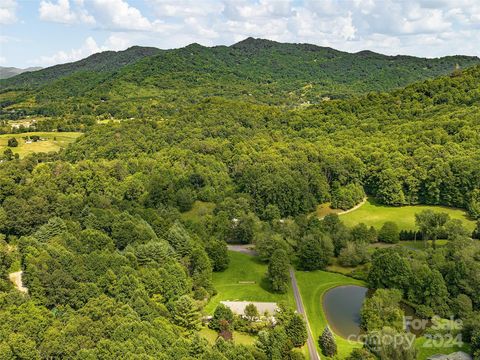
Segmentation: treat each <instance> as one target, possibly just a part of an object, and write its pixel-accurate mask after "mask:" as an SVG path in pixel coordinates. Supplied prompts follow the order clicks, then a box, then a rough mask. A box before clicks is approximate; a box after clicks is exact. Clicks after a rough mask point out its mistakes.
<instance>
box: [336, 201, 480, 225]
mask: <svg viewBox="0 0 480 360" xmlns="http://www.w3.org/2000/svg"><path fill="white" fill-rule="evenodd" d="M427 209H430V210H433V211H440V212H445V213H447V214H449V215H450V217H451V218H452V219H460V220H462V221H463V223H464V225H465V227H467V228H468V229H469V230H471V231H473V229H474V228H475V222H474V221H473V220H471V219H469V218H468V215H467V213H466V212H465V211H464V210H461V209H453V208H448V207H444V206H426V205H415V206H400V207H391V206H384V205H380V204H378V203H376V202H375V200H374V199H371V198H369V199H368V200H367V202H366V203H365V204H364V205H363V206H361V207H360V208H359V209H357V210H355V211H352V212H350V213H348V214H344V215H340V218H341V219H342V221H343V222H344V223H345V224H346V225H347V226H354V225H356V224H358V223H361V222H363V223H365V224H366V225H368V226H371V225H373V226H374V227H375V228H377V229H379V228H381V227H382V225H383V224H384V223H385V222H386V221H394V222H396V223H397V225H398V226H399V227H400V229H404V230H413V229H415V213H418V212H420V211H422V210H427Z"/></svg>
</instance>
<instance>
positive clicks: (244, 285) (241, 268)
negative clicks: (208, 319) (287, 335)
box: [205, 251, 295, 314]
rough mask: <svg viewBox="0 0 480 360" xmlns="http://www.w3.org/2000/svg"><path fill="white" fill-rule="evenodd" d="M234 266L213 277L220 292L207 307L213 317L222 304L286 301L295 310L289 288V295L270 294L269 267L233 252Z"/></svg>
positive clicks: (214, 274)
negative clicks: (267, 273) (267, 277)
mask: <svg viewBox="0 0 480 360" xmlns="http://www.w3.org/2000/svg"><path fill="white" fill-rule="evenodd" d="M229 256H230V265H229V267H228V269H227V270H225V271H224V272H221V273H213V284H214V286H215V289H216V290H217V291H218V293H217V295H215V296H214V297H213V298H212V299H211V300H210V302H209V303H208V304H207V306H206V307H205V312H206V313H208V314H213V311H214V310H215V308H216V307H217V305H218V304H219V303H220V301H226V300H230V301H265V302H278V301H286V302H287V303H288V304H290V305H291V306H292V307H293V306H295V300H294V299H293V293H292V290H291V288H289V290H288V292H287V293H286V294H276V293H273V292H271V291H270V289H269V284H268V281H267V279H266V276H265V274H266V272H267V265H266V264H264V263H262V262H260V261H259V260H258V259H257V258H256V257H254V256H250V255H245V254H241V253H237V252H232V251H229Z"/></svg>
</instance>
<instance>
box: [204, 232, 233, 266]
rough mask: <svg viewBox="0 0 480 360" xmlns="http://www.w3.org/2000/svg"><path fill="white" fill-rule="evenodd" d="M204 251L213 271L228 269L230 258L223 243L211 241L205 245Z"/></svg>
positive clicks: (225, 244)
mask: <svg viewBox="0 0 480 360" xmlns="http://www.w3.org/2000/svg"><path fill="white" fill-rule="evenodd" d="M205 250H206V251H207V254H208V257H209V258H210V262H211V263H212V268H213V271H224V270H226V269H227V268H228V264H229V262H230V258H229V257H228V248H227V243H226V242H225V241H222V240H215V239H213V240H211V241H210V242H209V243H208V244H207V246H206V248H205Z"/></svg>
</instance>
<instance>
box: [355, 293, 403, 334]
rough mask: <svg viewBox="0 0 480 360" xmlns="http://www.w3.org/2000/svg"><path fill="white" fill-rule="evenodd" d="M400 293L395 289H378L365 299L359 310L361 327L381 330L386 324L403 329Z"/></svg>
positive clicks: (369, 329)
mask: <svg viewBox="0 0 480 360" xmlns="http://www.w3.org/2000/svg"><path fill="white" fill-rule="evenodd" d="M401 300H402V293H401V291H400V290H396V289H392V290H390V289H378V290H376V291H375V293H374V294H373V296H372V297H369V298H367V299H366V300H365V302H364V303H363V306H362V310H361V315H360V318H361V324H362V328H363V329H365V330H368V331H372V330H381V329H382V328H383V327H385V326H388V327H391V328H393V329H397V330H402V329H403V316H404V313H403V311H402V309H401V308H400V301H401Z"/></svg>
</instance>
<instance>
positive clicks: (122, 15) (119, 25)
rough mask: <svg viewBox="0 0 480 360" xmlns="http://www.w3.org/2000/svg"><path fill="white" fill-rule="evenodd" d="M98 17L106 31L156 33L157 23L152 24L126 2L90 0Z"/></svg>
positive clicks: (159, 22)
mask: <svg viewBox="0 0 480 360" xmlns="http://www.w3.org/2000/svg"><path fill="white" fill-rule="evenodd" d="M89 5H90V6H91V7H92V8H93V9H94V11H95V15H96V17H98V19H99V20H100V24H101V26H102V27H103V28H105V29H110V30H136V31H154V30H155V25H156V23H158V24H161V21H158V22H156V23H152V22H150V20H148V19H147V18H146V17H145V16H143V15H142V13H141V12H140V10H138V9H137V8H135V7H133V6H131V5H129V4H128V3H127V2H126V1H124V0H90V1H89Z"/></svg>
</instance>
